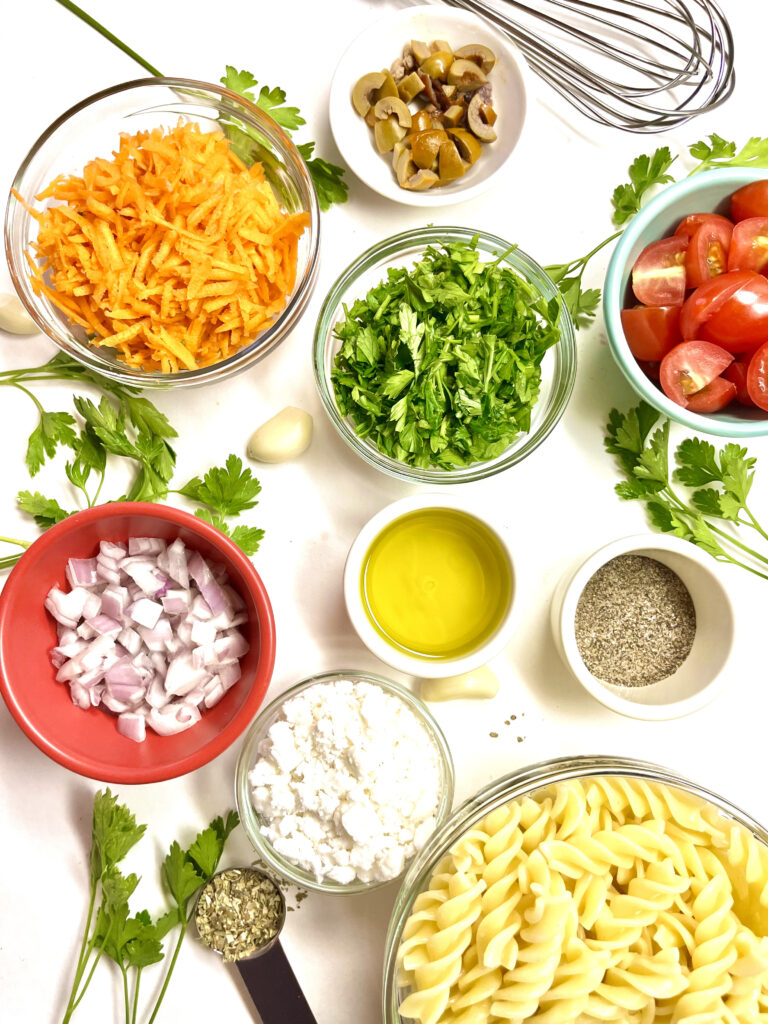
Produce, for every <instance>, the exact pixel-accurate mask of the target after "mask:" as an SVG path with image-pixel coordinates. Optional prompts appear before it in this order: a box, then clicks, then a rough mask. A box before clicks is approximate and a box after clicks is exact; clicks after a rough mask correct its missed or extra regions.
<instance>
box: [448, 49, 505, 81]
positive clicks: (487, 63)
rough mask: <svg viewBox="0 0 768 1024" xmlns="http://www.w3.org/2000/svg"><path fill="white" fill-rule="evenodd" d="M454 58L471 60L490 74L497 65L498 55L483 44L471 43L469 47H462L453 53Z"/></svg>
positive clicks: (485, 72)
mask: <svg viewBox="0 0 768 1024" xmlns="http://www.w3.org/2000/svg"><path fill="white" fill-rule="evenodd" d="M453 54H454V56H455V57H456V58H457V59H459V58H461V59H463V60H471V61H472V63H473V64H477V66H478V67H479V68H480V69H481V70H482V71H483V72H484V74H486V75H487V74H488V73H489V72H490V71H492V70H493V67H494V65H495V64H496V54H495V53H494V52H493V50H489V49H488V47H487V46H483V45H482V43H471V44H470V45H469V46H460V47H459V49H458V50H454V51H453Z"/></svg>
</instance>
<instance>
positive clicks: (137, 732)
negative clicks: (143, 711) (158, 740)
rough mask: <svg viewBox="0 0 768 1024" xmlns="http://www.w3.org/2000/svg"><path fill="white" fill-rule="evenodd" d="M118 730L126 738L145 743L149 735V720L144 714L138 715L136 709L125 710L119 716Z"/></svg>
mask: <svg viewBox="0 0 768 1024" xmlns="http://www.w3.org/2000/svg"><path fill="white" fill-rule="evenodd" d="M117 731H118V732H119V733H120V735H121V736H125V738H126V739H129V740H133V741H134V742H135V743H143V742H144V740H145V739H146V737H147V720H146V718H145V717H144V715H137V714H136V713H135V712H134V711H124V712H123V713H122V714H121V715H118V716H117Z"/></svg>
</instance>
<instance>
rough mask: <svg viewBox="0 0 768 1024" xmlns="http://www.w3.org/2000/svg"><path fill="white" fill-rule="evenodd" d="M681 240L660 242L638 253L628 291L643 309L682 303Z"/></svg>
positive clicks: (683, 247) (683, 242) (684, 244)
mask: <svg viewBox="0 0 768 1024" xmlns="http://www.w3.org/2000/svg"><path fill="white" fill-rule="evenodd" d="M687 247H688V243H687V242H686V240H685V239H684V238H679V237H678V238H676V237H675V236H674V235H673V236H672V237H671V238H662V239H661V241H660V242H652V243H651V244H650V245H649V246H646V248H645V249H643V251H642V252H641V253H640V255H639V256H638V257H637V260H636V261H635V265H634V267H633V268H632V291H633V292H634V293H635V298H636V299H637V301H638V302H642V304H643V305H644V306H682V304H683V300H684V299H685V250H686V248H687Z"/></svg>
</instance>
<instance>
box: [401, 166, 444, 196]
mask: <svg viewBox="0 0 768 1024" xmlns="http://www.w3.org/2000/svg"><path fill="white" fill-rule="evenodd" d="M400 184H401V185H402V187H403V188H407V189H408V190H409V191H410V192H426V191H427V189H428V188H432V187H433V186H435V185H439V184H440V179H439V178H438V176H437V175H436V174H435V172H434V171H426V170H419V171H417V172H416V174H414V175H412V176H411V177H410V178H406V180H405V181H401V182H400Z"/></svg>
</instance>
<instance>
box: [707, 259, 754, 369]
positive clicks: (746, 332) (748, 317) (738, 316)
mask: <svg viewBox="0 0 768 1024" xmlns="http://www.w3.org/2000/svg"><path fill="white" fill-rule="evenodd" d="M734 273H738V274H741V273H745V274H747V275H748V278H749V280H747V281H745V282H744V283H743V284H742V285H741V287H740V288H738V289H737V290H736V291H735V292H733V293H732V294H731V295H730V296H729V298H728V299H726V301H725V302H724V303H723V304H722V305H721V306H720V307H719V309H717V311H716V312H713V313H712V314H711V316H709V317H708V319H707V320H706V321H705V323H704V326H703V327H702V329H701V333H700V335H699V337H702V338H704V340H705V341H712V342H714V343H715V344H716V345H722V346H723V348H725V349H728V351H729V352H750V351H752V349H755V348H757V346H758V345H759V344H760V343H761V342H764V341H768V278H765V277H763V276H762V274H755V273H753V272H750V271H740V270H739V271H734ZM728 276H730V275H728V274H722V275H721V276H720V277H719V278H715V279H714V280H715V281H721V280H722V279H723V278H724V277H728Z"/></svg>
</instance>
